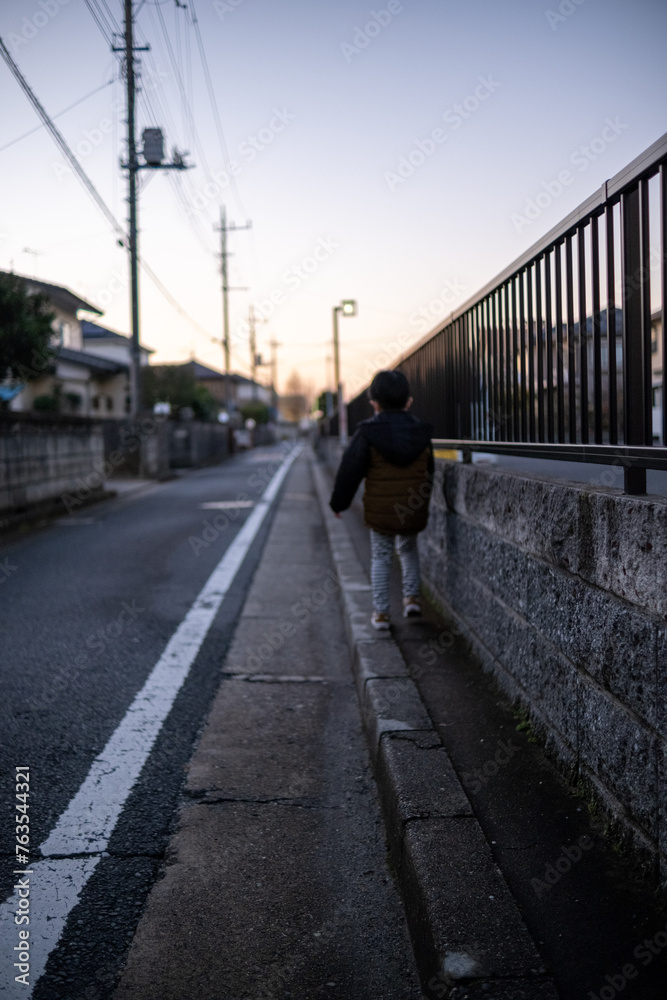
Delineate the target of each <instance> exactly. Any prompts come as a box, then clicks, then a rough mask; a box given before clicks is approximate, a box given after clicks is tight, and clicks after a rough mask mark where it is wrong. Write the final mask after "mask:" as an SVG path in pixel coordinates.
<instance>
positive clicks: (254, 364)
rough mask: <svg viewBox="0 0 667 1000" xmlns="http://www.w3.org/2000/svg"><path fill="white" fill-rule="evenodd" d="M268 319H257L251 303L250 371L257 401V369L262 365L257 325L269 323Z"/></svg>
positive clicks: (249, 314)
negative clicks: (258, 350) (258, 349)
mask: <svg viewBox="0 0 667 1000" xmlns="http://www.w3.org/2000/svg"><path fill="white" fill-rule="evenodd" d="M268 322H269V321H268V319H259V320H258V319H257V317H256V316H255V307H254V305H253V304H252V303H251V304H250V306H249V307H248V334H249V340H250V370H251V372H252V382H253V385H252V398H253V399H257V369H258V368H259V366H260V365H261V364H262V361H261V357H260V355H259V354H258V353H257V324H258V323H268Z"/></svg>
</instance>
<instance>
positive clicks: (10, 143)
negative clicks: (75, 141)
mask: <svg viewBox="0 0 667 1000" xmlns="http://www.w3.org/2000/svg"><path fill="white" fill-rule="evenodd" d="M113 82H114V81H113V79H111V80H107V82H106V83H103V84H101V86H99V87H95V90H91V91H90V93H88V94H84V96H83V97H80V98H79V99H78V101H75V102H74V104H69V105H68V106H67V107H66V108H63V109H62V111H58V113H57V114H55V115H53V116H52V118H53V119H54V120H55V119H56V118H60V117H62V115H65V114H67V112H68V111H71V110H72V109H73V108H76V107H78V105H79V104H83V102H84V101H87V100H88V98H89V97H92V96H93V94H99V92H100V90H104V88H105V87H110V86H111V84H112V83H113ZM41 128H44V124H43V123H42V124H41V125H35V127H34V128H31V129H29V131H28V132H24V133H23V135H19V136H17V137H16V139H12V141H11V142H7V143H5V145H4V146H0V153H2V152H4V151H5V149H9V147H10V146H15V145H16V143H17V142H20V141H21V140H22V139H27V138H28V136H29V135H34V134H35V132H39V130H40V129H41Z"/></svg>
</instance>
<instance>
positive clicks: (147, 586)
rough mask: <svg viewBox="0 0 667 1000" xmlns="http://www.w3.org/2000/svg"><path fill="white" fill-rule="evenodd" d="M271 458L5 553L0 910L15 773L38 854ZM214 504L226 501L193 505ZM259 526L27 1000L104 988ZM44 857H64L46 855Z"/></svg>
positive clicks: (269, 470) (219, 657)
mask: <svg viewBox="0 0 667 1000" xmlns="http://www.w3.org/2000/svg"><path fill="white" fill-rule="evenodd" d="M284 455H285V449H284V448H282V449H279V448H274V449H262V450H257V451H254V452H249V453H245V454H243V455H240V456H237V457H235V458H234V459H232V460H230V461H228V462H227V463H226V464H225V465H223V466H220V467H215V468H210V469H204V470H198V471H195V472H192V473H188V474H187V475H184V476H182V477H180V478H178V479H176V480H174V481H172V482H169V483H166V484H161V485H159V486H156V487H153V488H151V489H149V490H148V491H146V492H144V493H141V494H137V495H134V496H130V497H127V498H126V499H123V500H115V501H109V502H106V503H104V504H100V505H97V506H95V507H89V508H87V509H86V510H85V511H82V512H81V513H80V514H76V515H72V516H71V517H69V518H63V519H62V520H61V521H59V522H58V523H56V524H53V525H52V526H50V527H49V528H48V529H46V530H42V531H40V532H37V533H34V534H32V535H30V536H29V537H27V538H25V539H24V540H22V541H20V542H16V543H13V544H11V545H8V546H4V547H3V549H2V551H1V553H0V555H1V558H2V560H3V561H4V562H3V565H4V566H5V572H4V582H3V583H2V585H1V588H2V589H1V593H0V596H1V604H0V630H1V633H2V636H3V653H4V655H3V657H2V666H1V667H0V683H1V685H2V692H3V698H2V702H1V704H0V728H1V730H2V733H3V736H4V739H3V741H2V774H3V775H4V776H5V780H4V782H3V787H2V790H1V793H0V794H1V798H2V807H3V809H2V815H3V816H4V817H5V819H4V821H3V823H4V824H5V829H4V830H3V836H2V844H3V850H2V862H3V863H2V865H1V866H0V889H1V890H2V899H5V900H6V899H7V898H8V896H10V895H11V891H12V886H13V885H14V884H15V882H14V879H15V876H14V875H13V874H12V871H13V864H15V861H14V830H13V826H12V825H11V819H10V818H11V816H12V808H13V801H14V800H13V796H14V777H13V776H14V768H15V767H16V766H21V765H27V766H29V768H30V813H29V816H30V824H29V825H30V845H31V856H32V858H33V859H35V858H36V857H37V858H38V857H39V853H38V847H39V845H42V844H43V843H44V842H45V841H46V839H47V837H48V836H49V835H50V834H51V832H52V831H53V829H54V826H55V824H56V823H57V821H58V819H59V817H61V815H62V814H63V813H64V811H65V810H66V809H67V807H68V805H69V803H70V802H71V800H72V799H73V797H74V796H75V794H76V793H77V790H78V789H79V788H80V787H81V785H82V783H83V782H84V780H85V779H86V776H87V775H88V773H89V771H90V769H91V765H92V764H93V761H94V759H95V757H96V756H97V755H98V754H99V753H100V751H102V750H103V748H104V747H105V746H106V744H107V742H108V741H109V739H110V738H111V737H112V735H113V734H114V733H116V731H117V729H118V727H119V725H120V723H121V722H122V720H123V719H124V717H125V716H126V713H127V711H128V708H129V706H130V705H131V704H132V703H133V700H134V699H135V697H136V696H137V693H138V692H139V691H140V690H141V689H142V686H143V685H144V683H145V682H146V681H147V678H148V677H149V675H151V671H152V670H153V668H154V667H155V665H156V663H157V662H158V660H159V659H160V657H161V655H162V653H163V651H164V649H165V646H166V645H167V643H168V641H169V640H170V638H171V637H172V636H173V635H174V633H175V632H176V631H177V629H178V628H179V626H180V625H181V623H182V622H183V620H184V618H185V616H186V613H187V612H188V609H189V608H190V606H191V604H192V602H193V599H194V598H195V597H196V596H197V594H199V592H200V591H201V590H202V588H203V587H204V585H205V584H206V581H207V580H208V579H209V577H210V575H211V573H212V572H213V570H214V569H215V567H216V566H217V565H218V564H219V563H220V561H221V559H222V558H223V556H225V553H226V552H227V551H229V549H230V546H231V545H232V544H233V542H234V539H235V538H237V537H238V536H239V532H240V531H241V530H242V529H243V526H244V524H245V523H246V522H247V521H248V519H249V518H250V517H252V516H253V511H254V510H256V509H257V508H253V506H252V503H255V502H256V501H258V500H259V498H260V495H261V492H262V490H263V489H264V488H265V486H266V484H267V482H269V480H270V479H271V477H272V475H274V474H275V473H276V470H277V469H278V467H279V464H280V461H281V459H282V458H284ZM239 499H240V502H241V506H238V503H239ZM220 502H223V503H224V502H227V503H228V504H229V503H231V504H233V505H234V506H232V507H231V508H228V509H226V510H221V509H216V508H213V509H203V508H202V505H203V504H206V503H220ZM272 516H273V510H271V511H270V512H269V513H268V516H267V517H266V518H265V520H264V523H263V524H262V526H261V528H260V529H259V532H258V534H257V535H256V537H255V539H254V541H253V542H252V544H251V546H250V548H249V551H248V554H247V557H246V558H245V560H244V562H243V564H242V565H241V567H240V569H239V570H238V572H237V574H236V576H235V577H234V582H233V586H232V587H231V589H230V590H229V592H228V593H227V595H226V597H225V599H224V601H223V602H222V606H221V608H220V610H219V612H218V613H217V614H216V615H215V616H214V620H213V622H212V624H211V626H210V628H209V629H208V632H207V634H206V637H205V639H204V641H203V644H202V645H201V648H200V649H199V651H198V654H197V655H196V657H195V659H194V662H193V665H192V668H191V669H190V670H189V672H188V673H187V676H186V677H185V680H184V682H183V684H182V687H180V690H178V692H177V693H176V695H175V698H174V701H173V707H172V708H171V710H170V711H169V712H168V713H167V715H166V719H165V721H164V724H163V725H161V727H160V728H159V732H158V735H157V738H156V739H155V742H154V744H153V745H152V749H150V754H149V756H148V759H147V761H146V763H145V766H143V768H142V769H141V773H140V776H139V778H138V780H137V781H136V783H135V784H134V786H133V787H132V790H131V791H130V792H129V795H128V794H127V789H125V790H124V791H123V792H122V794H121V793H119V795H120V800H122V801H121V805H122V811H121V812H120V816H119V819H118V821H117V823H115V826H113V828H112V829H111V830H110V836H109V838H108V844H107V846H106V850H105V851H104V852H103V855H102V858H101V860H100V861H99V863H98V865H97V867H96V868H95V872H94V874H93V876H92V877H91V878H90V880H89V881H88V882H87V884H86V887H85V892H84V895H83V897H82V903H81V905H80V906H79V907H78V908H77V910H76V912H75V914H74V917H73V919H72V920H71V921H70V922H69V923H68V924H67V927H66V930H65V933H64V935H63V938H62V940H61V942H60V945H59V947H58V948H57V949H56V951H55V952H54V953H53V954H52V956H51V962H50V964H49V967H48V972H49V974H48V975H47V976H45V977H43V978H42V980H41V981H40V982H39V983H38V985H37V987H36V988H35V991H34V996H35V997H36V998H37V1000H40V998H41V1000H44V998H50V997H52V996H56V995H57V996H71V997H82V998H83V997H85V996H86V992H85V989H84V987H83V984H85V983H87V984H89V987H86V988H90V984H92V983H94V984H96V985H95V989H97V991H98V992H96V993H95V994H94V995H95V996H96V997H97V996H103V995H104V987H105V985H106V986H108V985H110V984H111V982H112V981H113V977H114V975H115V971H116V969H117V967H118V963H119V961H120V959H121V958H122V956H123V955H124V954H125V952H126V950H127V947H128V945H129V942H130V940H131V937H132V933H133V930H134V927H135V925H136V920H137V918H138V915H139V913H140V911H141V909H142V907H143V904H144V901H145V898H146V895H147V893H148V890H149V889H150V887H151V885H152V884H153V882H154V881H155V878H156V876H157V874H158V871H159V867H160V862H161V858H162V856H163V853H164V850H165V846H166V844H167V841H168V836H169V831H170V824H171V823H172V820H173V817H174V814H175V807H176V803H177V800H178V794H179V789H180V787H181V785H182V782H183V776H184V767H185V765H186V763H187V761H188V760H189V758H190V755H191V753H192V747H193V743H194V741H195V739H196V737H197V734H198V732H199V731H200V728H201V726H202V723H203V720H204V718H205V716H206V713H207V710H208V708H209V706H210V704H211V702H212V699H213V696H214V694H215V692H216V689H217V687H218V685H219V682H220V671H221V666H222V661H223V656H224V652H225V650H226V648H227V646H228V644H229V641H230V636H231V634H232V631H233V628H234V625H235V622H236V619H237V617H238V615H239V613H240V610H241V607H242V605H243V601H244V597H245V595H246V592H247V589H248V586H249V583H250V580H251V578H252V575H253V572H254V570H255V567H256V565H257V562H258V559H259V557H260V554H261V551H262V547H263V544H264V541H265V539H266V535H267V532H268V530H269V528H270V524H271V520H272ZM216 525H217V526H216ZM123 794H125V796H126V797H125V799H123ZM51 853H53V854H54V855H58V854H59V853H63V854H64V853H67V852H66V851H65V850H63V851H59V849H58V846H57V845H56V846H55V849H54V850H53V851H52V852H51ZM61 894H62V893H61ZM84 929H85V930H84ZM101 942H103V943H104V961H103V962H102V963H101V962H100V953H99V945H100V943H101ZM5 982H6V979H5V976H4V970H3V977H2V985H4V983H5ZM1 988H2V987H1V986H0V989H1ZM100 990H101V991H102V992H100ZM20 995H24V996H25V995H26V993H25V990H23V991H22V992H21V994H20ZM90 996H93V994H90Z"/></svg>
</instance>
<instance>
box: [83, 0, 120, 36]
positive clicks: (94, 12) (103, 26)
mask: <svg viewBox="0 0 667 1000" xmlns="http://www.w3.org/2000/svg"><path fill="white" fill-rule="evenodd" d="M83 2H84V3H85V5H86V7H87V8H88V10H89V11H90V16H91V17H92V19H93V21H94V22H95V24H96V25H97V27H98V28H99V29H100V33H101V35H102V37H103V38H104V40H105V42H106V43H107V45H113V32H112V31H110V30H109V26H108V24H107V23H106V21H105V20H104V17H103V16H102V15H101V14H100V13H99V11H98V9H97V7H96V6H95V5H94V3H93V2H92V0H83Z"/></svg>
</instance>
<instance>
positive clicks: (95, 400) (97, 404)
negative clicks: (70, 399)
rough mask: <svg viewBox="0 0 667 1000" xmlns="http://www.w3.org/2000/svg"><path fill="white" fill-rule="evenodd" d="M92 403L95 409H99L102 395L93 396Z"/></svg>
mask: <svg viewBox="0 0 667 1000" xmlns="http://www.w3.org/2000/svg"><path fill="white" fill-rule="evenodd" d="M91 403H92V405H93V409H94V410H99V408H100V397H99V396H93V398H92V399H91Z"/></svg>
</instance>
